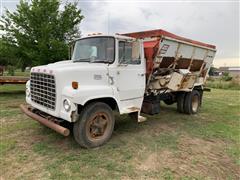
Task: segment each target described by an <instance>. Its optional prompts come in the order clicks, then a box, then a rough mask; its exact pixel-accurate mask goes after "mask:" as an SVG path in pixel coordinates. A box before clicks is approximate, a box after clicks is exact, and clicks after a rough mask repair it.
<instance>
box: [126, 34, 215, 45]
mask: <svg viewBox="0 0 240 180" xmlns="http://www.w3.org/2000/svg"><path fill="white" fill-rule="evenodd" d="M122 35H125V36H130V37H134V38H147V37H148V38H150V37H161V36H166V37H170V38H173V39H177V40H180V41H185V42H188V43H192V44H195V45H199V46H205V47H208V48H213V49H216V46H214V45H211V44H206V43H203V42H199V41H195V40H192V39H187V38H184V37H181V36H178V35H176V34H173V33H170V32H167V31H164V30H162V29H157V30H150V31H141V32H133V33H126V34H122Z"/></svg>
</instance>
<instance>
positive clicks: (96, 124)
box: [73, 102, 115, 148]
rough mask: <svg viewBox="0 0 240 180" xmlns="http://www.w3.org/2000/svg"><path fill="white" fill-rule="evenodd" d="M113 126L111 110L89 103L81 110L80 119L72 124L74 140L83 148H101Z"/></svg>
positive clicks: (110, 133)
mask: <svg viewBox="0 0 240 180" xmlns="http://www.w3.org/2000/svg"><path fill="white" fill-rule="evenodd" d="M114 124H115V118H114V115H113V112H112V109H111V108H110V107H109V106H108V105H107V104H105V103H101V102H95V103H91V104H89V105H87V106H86V107H85V108H84V109H83V111H82V113H81V114H80V119H79V120H78V121H77V122H75V123H74V127H73V134H74V138H75V140H76V141H77V143H78V144H79V145H80V146H81V147H84V148H94V147H98V146H101V145H103V144H105V143H106V142H107V141H108V140H109V139H110V138H111V136H112V132H113V129H114Z"/></svg>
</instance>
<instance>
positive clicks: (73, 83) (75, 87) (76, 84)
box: [72, 81, 78, 89]
mask: <svg viewBox="0 0 240 180" xmlns="http://www.w3.org/2000/svg"><path fill="white" fill-rule="evenodd" d="M72 88H73V89H78V82H76V81H73V82H72Z"/></svg>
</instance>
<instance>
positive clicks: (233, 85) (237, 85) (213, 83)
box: [206, 77, 240, 90]
mask: <svg viewBox="0 0 240 180" xmlns="http://www.w3.org/2000/svg"><path fill="white" fill-rule="evenodd" d="M206 86H207V87H210V88H217V89H232V90H240V81H239V77H238V78H233V79H232V80H230V81H225V80H223V79H210V80H208V81H207V83H206Z"/></svg>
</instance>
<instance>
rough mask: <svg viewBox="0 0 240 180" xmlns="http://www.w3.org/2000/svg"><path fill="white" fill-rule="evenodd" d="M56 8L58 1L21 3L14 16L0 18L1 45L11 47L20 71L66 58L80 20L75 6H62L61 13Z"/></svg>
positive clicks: (40, 0) (77, 35) (45, 0)
mask: <svg viewBox="0 0 240 180" xmlns="http://www.w3.org/2000/svg"><path fill="white" fill-rule="evenodd" d="M60 5H61V2H60V1H59V0H32V1H31V2H30V3H29V2H28V0H21V1H20V4H19V5H17V9H16V11H15V12H10V11H8V10H6V13H5V15H3V16H2V19H1V20H0V30H3V31H4V32H5V34H3V35H2V41H4V42H7V43H8V46H9V47H12V49H13V50H14V53H13V54H14V55H15V57H19V58H18V61H19V62H18V63H20V64H21V66H22V68H25V67H26V66H28V65H30V66H31V65H40V64H47V63H52V62H56V61H59V60H63V59H66V58H67V57H68V46H67V43H68V42H70V41H72V40H73V39H74V38H77V37H80V31H79V26H78V25H79V23H80V22H81V20H82V19H83V16H82V15H81V10H79V9H77V4H76V3H66V4H65V5H64V6H63V8H61V9H62V10H60ZM0 64H1V63H0ZM16 64H17V63H16Z"/></svg>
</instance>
